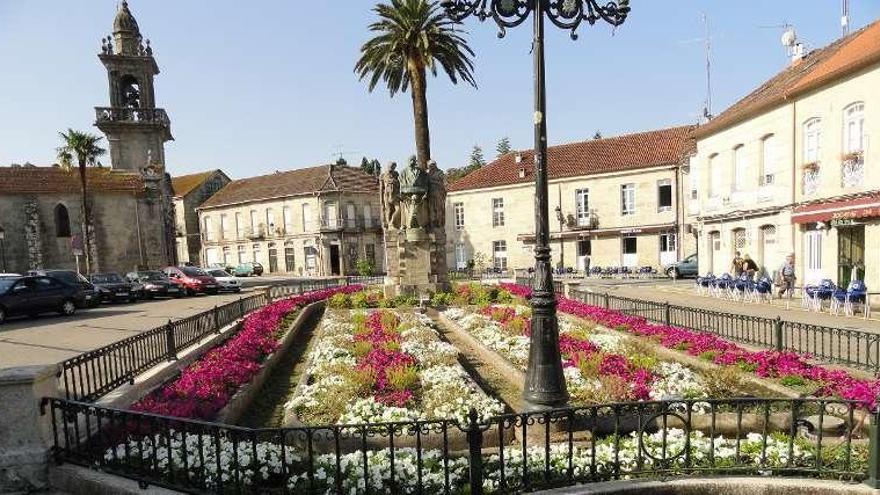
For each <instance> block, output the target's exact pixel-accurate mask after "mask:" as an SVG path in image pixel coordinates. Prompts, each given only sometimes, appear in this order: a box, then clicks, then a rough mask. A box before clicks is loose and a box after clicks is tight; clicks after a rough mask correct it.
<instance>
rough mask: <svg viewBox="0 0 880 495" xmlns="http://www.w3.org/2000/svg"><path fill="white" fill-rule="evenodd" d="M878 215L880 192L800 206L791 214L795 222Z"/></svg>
mask: <svg viewBox="0 0 880 495" xmlns="http://www.w3.org/2000/svg"><path fill="white" fill-rule="evenodd" d="M876 217H880V194H873V195H871V196H865V197H862V198H856V199H845V200H838V201H828V202H825V203H816V204H811V205H805V206H798V207H796V208H795V209H794V211H793V212H792V214H791V220H792V222H794V223H813V222H830V221H832V220H844V219H856V218H876Z"/></svg>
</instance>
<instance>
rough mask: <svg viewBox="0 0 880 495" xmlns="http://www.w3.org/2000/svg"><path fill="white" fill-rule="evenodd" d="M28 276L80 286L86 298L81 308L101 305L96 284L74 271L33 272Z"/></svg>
mask: <svg viewBox="0 0 880 495" xmlns="http://www.w3.org/2000/svg"><path fill="white" fill-rule="evenodd" d="M28 275H30V276H34V277H36V276H44V277H52V278H57V279H58V280H60V281H62V282H64V283H65V284H69V285H78V286H80V287H81V288H82V290H83V296H84V299H83V302H82V304H81V305H80V307H81V308H94V307H96V306H98V305H99V304H101V296H100V295H99V294H98V289H97V288H96V287H95V286H94V284H92V283H91V282H89V280H88V279H87V278H85V277H83V276H82V275H80V274H79V273H77V272H75V271H73V270H31V271H30V272H28Z"/></svg>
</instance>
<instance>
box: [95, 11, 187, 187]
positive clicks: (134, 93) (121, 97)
mask: <svg viewBox="0 0 880 495" xmlns="http://www.w3.org/2000/svg"><path fill="white" fill-rule="evenodd" d="M98 58H100V59H101V62H102V63H103V64H104V67H106V68H107V79H108V81H109V83H110V106H109V107H96V108H95V125H96V126H97V127H98V129H100V130H101V132H103V133H104V134H105V135H106V136H107V141H108V142H109V144H110V163H111V166H112V167H113V168H114V169H121V170H130V171H142V170H143V169H145V168H146V167H148V166H156V165H160V166H162V165H164V164H165V142H166V141H171V140H173V139H174V137H173V136H172V135H171V121H170V120H169V118H168V114H166V113H165V110H163V109H161V108H156V94H155V89H154V87H153V79H154V78H155V76H156V75H157V74H159V66H158V65H156V60H155V59H154V58H153V48H152V47H151V46H150V40H146V42H144V39H143V38H142V37H141V33H140V29H139V28H138V24H137V21H136V20H135V18H134V16H133V15H131V11H130V10H129V9H128V2H125V1H124V2H122V3H121V4H120V6H119V9H118V11H117V12H116V18H115V19H114V20H113V36H107V37H106V38H104V39H102V40H101V53H100V54H99V55H98Z"/></svg>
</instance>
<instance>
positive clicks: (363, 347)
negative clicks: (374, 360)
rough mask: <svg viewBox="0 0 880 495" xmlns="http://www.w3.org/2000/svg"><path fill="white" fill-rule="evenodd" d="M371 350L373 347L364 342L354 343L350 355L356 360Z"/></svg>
mask: <svg viewBox="0 0 880 495" xmlns="http://www.w3.org/2000/svg"><path fill="white" fill-rule="evenodd" d="M372 350H373V345H372V344H370V343H369V342H367V341H364V340H358V341H355V343H354V344H353V345H352V349H351V353H352V354H354V357H356V358H362V357H364V356H366V355H367V354H369V353H370V351H372Z"/></svg>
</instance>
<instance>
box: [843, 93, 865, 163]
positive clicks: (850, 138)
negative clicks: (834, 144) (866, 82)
mask: <svg viewBox="0 0 880 495" xmlns="http://www.w3.org/2000/svg"><path fill="white" fill-rule="evenodd" d="M843 145H844V147H845V149H844V151H845V152H846V153H848V154H849V153H859V152H862V151H864V150H865V104H864V103H861V102H859V103H853V104H852V105H850V106H848V107H846V109H845V110H844V111H843Z"/></svg>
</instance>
